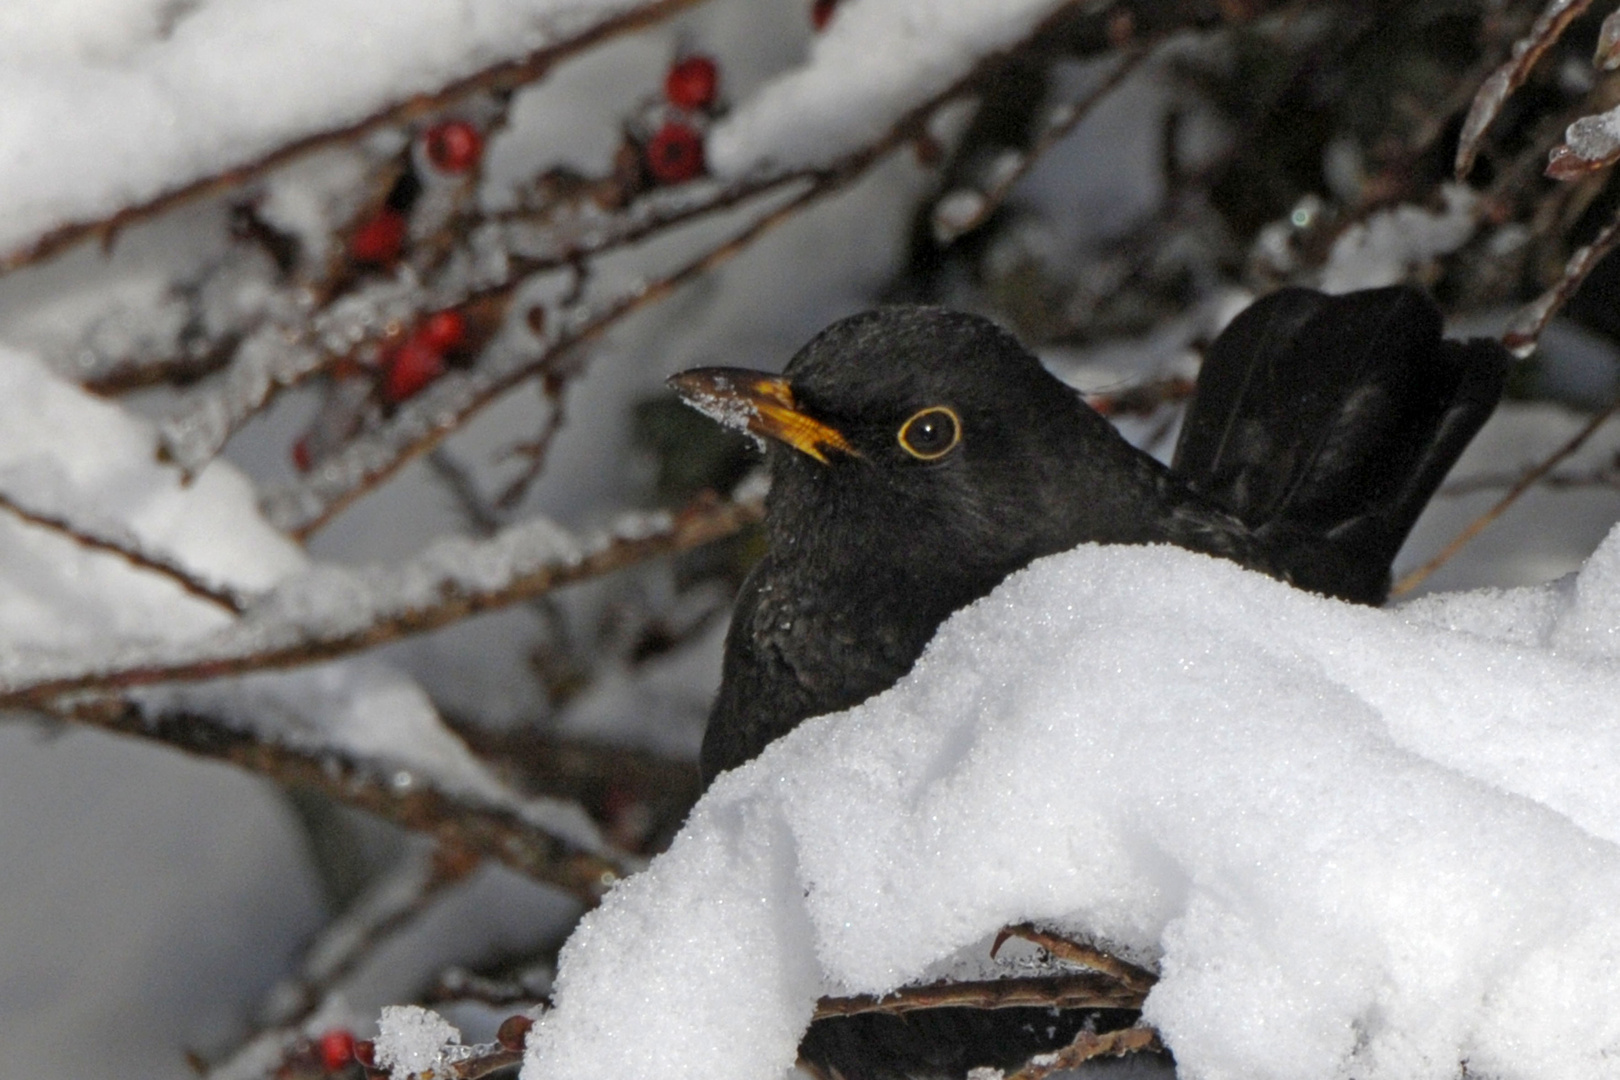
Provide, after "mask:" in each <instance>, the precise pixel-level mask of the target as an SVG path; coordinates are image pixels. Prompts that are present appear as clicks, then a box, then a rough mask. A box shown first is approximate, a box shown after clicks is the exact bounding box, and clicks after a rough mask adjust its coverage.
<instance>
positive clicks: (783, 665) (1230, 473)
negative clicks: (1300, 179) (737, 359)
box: [671, 287, 1508, 779]
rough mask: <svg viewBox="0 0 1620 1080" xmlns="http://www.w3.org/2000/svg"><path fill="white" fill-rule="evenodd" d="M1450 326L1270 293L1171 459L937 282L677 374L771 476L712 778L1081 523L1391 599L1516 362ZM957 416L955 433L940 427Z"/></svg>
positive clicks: (846, 703)
mask: <svg viewBox="0 0 1620 1080" xmlns="http://www.w3.org/2000/svg"><path fill="white" fill-rule="evenodd" d="M1441 329H1442V326H1441V319H1440V314H1439V312H1438V310H1437V309H1436V308H1435V306H1434V305H1433V303H1432V302H1430V301H1429V300H1428V298H1427V297H1425V296H1424V295H1423V294H1422V293H1420V292H1418V291H1416V290H1413V289H1409V288H1401V287H1395V288H1386V289H1376V290H1368V291H1364V292H1357V293H1351V294H1348V295H1344V296H1328V295H1325V294H1322V293H1318V292H1314V291H1311V290H1308V289H1285V290H1283V291H1280V292H1276V293H1273V294H1271V295H1270V296H1267V297H1265V298H1263V299H1261V300H1259V301H1257V302H1256V303H1254V304H1252V305H1251V306H1250V307H1249V308H1247V309H1246V310H1245V311H1244V312H1243V313H1242V314H1240V315H1239V316H1238V317H1237V318H1236V319H1234V320H1233V322H1232V323H1231V325H1230V326H1229V327H1228V328H1227V329H1226V330H1225V332H1223V333H1222V334H1221V335H1220V337H1219V338H1218V339H1217V340H1216V341H1215V343H1214V344H1213V345H1212V346H1211V348H1210V351H1209V355H1208V358H1207V359H1206V361H1205V363H1204V366H1203V368H1202V370H1201V372H1200V374H1199V379H1198V385H1197V390H1196V395H1195V397H1194V400H1193V403H1192V405H1191V406H1190V407H1189V409H1188V413H1187V417H1186V420H1185V423H1184V425H1183V428H1182V435H1181V439H1180V442H1179V444H1178V446H1177V448H1176V452H1175V457H1174V460H1173V462H1172V464H1171V465H1170V466H1169V467H1168V468H1166V467H1165V466H1164V465H1162V464H1160V463H1159V462H1158V461H1156V460H1155V459H1153V458H1152V457H1150V456H1149V455H1147V454H1145V453H1143V452H1141V451H1139V450H1137V449H1136V448H1135V447H1133V446H1131V445H1130V444H1129V443H1127V442H1126V441H1125V440H1124V439H1123V438H1122V437H1121V436H1120V435H1119V434H1118V432H1117V431H1115V429H1114V428H1113V426H1112V425H1111V424H1110V423H1109V422H1108V421H1107V420H1105V419H1104V418H1103V417H1101V416H1099V415H1098V414H1097V413H1096V412H1094V411H1093V410H1092V409H1091V408H1090V407H1089V406H1087V405H1086V404H1085V402H1084V401H1083V400H1082V399H1081V397H1080V395H1079V394H1078V393H1076V392H1075V391H1074V390H1072V389H1071V388H1069V387H1068V386H1066V385H1065V384H1063V383H1062V382H1060V381H1059V380H1058V379H1056V378H1055V377H1053V376H1052V375H1051V374H1050V373H1048V372H1047V371H1046V369H1045V368H1043V367H1042V366H1041V364H1040V363H1039V361H1037V360H1036V359H1035V357H1034V356H1032V355H1031V354H1030V353H1029V352H1028V351H1027V350H1025V349H1024V348H1023V347H1022V346H1021V345H1019V343H1018V342H1017V341H1016V340H1015V339H1014V338H1013V337H1012V336H1011V335H1010V334H1008V333H1006V332H1005V331H1003V330H1002V329H1000V328H999V327H997V326H996V325H995V324H994V323H992V322H990V321H988V320H986V319H982V318H979V317H977V316H973V315H967V314H962V313H958V312H951V311H945V310H941V309H938V308H929V307H892V308H882V309H879V310H876V311H870V312H866V313H864V314H861V315H856V316H854V317H852V318H848V319H845V320H843V321H841V322H838V323H835V324H834V325H832V326H831V327H829V328H827V329H826V330H824V331H823V332H822V333H821V334H819V335H818V336H817V337H816V338H815V339H814V340H812V341H811V342H810V343H809V344H808V345H806V346H805V347H804V348H803V349H802V350H801V351H800V352H799V353H798V355H796V356H795V357H794V358H793V359H792V360H791V361H790V362H789V363H788V365H787V368H786V370H785V372H784V373H783V375H782V376H780V377H777V376H771V375H765V374H761V373H758V372H748V371H740V370H735V369H717V368H707V369H699V370H696V371H691V372H686V373H683V374H681V375H677V376H675V378H673V379H672V380H671V385H672V386H674V387H675V389H676V390H677V391H678V392H680V393H681V395H682V396H683V397H684V398H686V399H687V400H688V401H689V402H691V403H692V404H694V405H696V406H697V407H698V408H700V409H703V410H704V411H706V412H709V413H711V414H713V415H717V416H720V417H722V418H723V419H726V420H728V421H729V422H732V423H742V424H746V425H747V426H748V427H749V428H750V429H751V430H752V431H754V432H755V433H757V434H760V435H763V436H765V437H766V438H767V440H768V446H767V458H768V464H769V470H770V477H771V491H770V495H769V497H768V499H767V502H766V516H765V530H766V537H767V554H766V555H765V557H764V559H763V560H762V561H761V562H760V563H759V565H758V566H757V567H756V568H755V569H754V571H753V573H752V574H751V575H750V576H749V578H748V580H747V582H746V583H745V584H744V585H743V588H742V591H741V593H740V595H739V596H738V599H737V605H736V609H735V612H734V614H733V620H732V626H731V631H730V634H729V636H728V638H727V641H726V655H725V666H724V673H723V677H722V681H721V686H720V693H719V696H718V698H717V699H716V701H715V705H714V709H713V712H712V713H711V715H710V719H709V727H708V731H707V733H706V735H705V738H704V743H703V755H702V766H703V772H704V776H705V779H712V778H713V777H714V776H715V775H716V774H717V773H718V772H720V771H722V770H724V769H728V768H731V767H733V766H735V765H738V764H740V763H742V762H744V761H747V760H748V759H750V758H752V757H753V756H755V755H756V754H758V753H759V751H760V750H761V749H763V747H764V746H765V745H766V744H767V743H769V742H770V741H771V740H772V739H775V738H777V737H778V736H780V735H782V734H784V733H785V732H787V731H789V730H791V729H792V728H793V727H794V726H795V725H796V724H798V723H799V722H800V721H802V720H804V719H806V718H807V717H810V716H815V715H818V714H821V713H826V712H832V711H835V710H839V709H844V708H848V707H850V706H852V705H855V704H858V703H859V702H861V701H863V700H865V699H866V698H868V697H870V696H871V695H873V694H875V693H878V692H879V691H881V690H883V689H885V688H887V687H888V686H890V685H892V684H893V683H894V682H895V681H896V680H897V679H899V678H900V677H901V676H902V675H904V674H905V673H906V671H907V670H909V669H910V667H911V665H912V663H913V662H914V661H915V660H916V658H917V656H918V655H919V654H920V653H921V651H922V649H923V647H924V645H926V644H927V642H928V639H929V638H930V637H932V636H933V633H934V631H935V630H936V629H937V628H938V626H939V624H940V623H941V622H942V621H944V619H945V618H946V617H947V616H948V615H950V614H951V612H953V611H955V610H957V609H958V608H961V607H962V606H964V605H966V604H968V603H969V602H971V601H973V600H975V599H977V598H978V597H980V596H983V595H984V594H985V593H987V592H989V591H990V590H991V589H992V588H994V587H995V585H996V584H997V583H998V582H1000V581H1001V580H1002V579H1003V578H1004V577H1006V575H1007V574H1009V573H1011V572H1012V571H1014V570H1017V569H1018V568H1020V567H1022V566H1024V565H1026V564H1028V563H1029V562H1030V561H1031V560H1033V559H1035V558H1038V557H1039V556H1042V555H1047V554H1051V553H1053V552H1056V551H1062V550H1065V549H1067V548H1071V547H1074V546H1075V545H1077V544H1080V543H1084V542H1087V541H1092V542H1098V543H1120V544H1143V543H1170V544H1177V545H1180V546H1181V547H1185V548H1190V549H1192V550H1194V551H1201V552H1206V553H1208V554H1212V555H1218V556H1222V557H1225V558H1229V559H1232V560H1234V561H1236V562H1239V563H1241V564H1243V565H1244V566H1247V567H1250V568H1253V569H1255V570H1259V571H1261V572H1263V573H1266V574H1270V575H1272V576H1275V577H1279V578H1283V579H1284V580H1287V581H1290V582H1293V583H1294V584H1296V585H1298V586H1300V587H1301V588H1306V589H1310V590H1313V591H1315V592H1320V593H1325V594H1327V595H1329V596H1336V597H1340V598H1342V599H1345V600H1350V601H1354V602H1357V603H1366V604H1377V603H1381V602H1382V601H1383V600H1384V599H1385V597H1386V595H1387V593H1388V589H1389V572H1390V564H1391V562H1392V561H1393V560H1394V557H1395V554H1396V552H1397V551H1398V550H1399V548H1400V546H1401V543H1402V541H1404V540H1405V538H1406V535H1407V533H1408V532H1409V531H1410V529H1411V527H1412V525H1413V523H1414V522H1415V521H1416V520H1417V516H1418V514H1419V513H1420V512H1421V511H1422V510H1423V507H1424V505H1425V504H1426V503H1427V501H1428V499H1429V497H1430V496H1431V495H1432V494H1433V492H1434V489H1435V488H1436V487H1437V486H1438V484H1439V483H1440V481H1441V479H1442V478H1443V477H1444V476H1445V473H1446V471H1447V470H1448V469H1449V468H1450V467H1451V465H1452V463H1453V462H1455V460H1456V459H1457V456H1458V455H1459V454H1460V453H1461V452H1462V450H1463V448H1464V447H1465V446H1466V445H1467V443H1468V441H1469V439H1470V438H1472V437H1473V434H1474V433H1475V432H1476V431H1477V430H1478V429H1479V426H1480V425H1481V424H1482V423H1484V421H1485V418H1486V417H1487V416H1489V415H1490V412H1491V410H1492V409H1493V408H1494V407H1495V404H1496V401H1497V399H1498V397H1499V396H1500V394H1501V390H1502V384H1503V379H1504V377H1505V372H1506V369H1507V364H1508V356H1507V354H1506V352H1505V351H1504V350H1503V349H1502V348H1501V346H1500V345H1498V344H1497V343H1495V342H1494V341H1488V340H1476V341H1470V342H1455V341H1446V340H1444V339H1443V338H1442V337H1441ZM908 423H911V424H913V425H916V426H914V427H912V428H910V429H908V428H907V427H906V425H907V424H908ZM951 428H954V429H955V431H954V436H955V438H954V440H947V441H948V442H949V445H947V441H936V442H933V443H930V442H928V441H927V440H928V439H934V440H941V439H943V438H944V435H945V434H951V432H949V431H946V430H945V429H951ZM903 433H904V434H905V435H906V436H908V438H909V441H910V442H911V443H912V444H913V445H912V446H911V447H910V448H908V446H907V442H908V438H903V437H902V434H903Z"/></svg>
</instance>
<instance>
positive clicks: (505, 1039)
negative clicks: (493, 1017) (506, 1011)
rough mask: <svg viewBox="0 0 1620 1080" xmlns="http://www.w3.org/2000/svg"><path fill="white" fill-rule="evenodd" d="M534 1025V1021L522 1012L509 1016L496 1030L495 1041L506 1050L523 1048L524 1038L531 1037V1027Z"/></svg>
mask: <svg viewBox="0 0 1620 1080" xmlns="http://www.w3.org/2000/svg"><path fill="white" fill-rule="evenodd" d="M532 1027H534V1021H533V1020H530V1019H529V1018H528V1017H527V1016H524V1015H523V1014H522V1013H518V1014H516V1015H514V1016H508V1017H507V1018H506V1019H505V1020H502V1021H501V1026H500V1028H499V1029H498V1030H497V1031H496V1032H495V1041H496V1042H498V1043H500V1044H501V1047H502V1049H505V1050H522V1049H523V1043H524V1040H526V1039H527V1038H528V1037H529V1029H530V1028H532Z"/></svg>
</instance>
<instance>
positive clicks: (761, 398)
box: [668, 368, 860, 465]
mask: <svg viewBox="0 0 1620 1080" xmlns="http://www.w3.org/2000/svg"><path fill="white" fill-rule="evenodd" d="M668 385H669V388H670V389H671V390H674V391H675V392H676V393H677V394H679V395H680V396H681V400H682V401H684V402H686V403H687V404H688V405H690V406H692V408H694V409H696V410H697V411H698V412H700V413H703V414H704V415H705V416H708V417H710V418H712V419H714V420H717V421H719V422H720V423H722V424H724V425H725V426H726V427H729V428H735V429H738V430H741V431H750V432H752V433H753V434H755V435H763V436H765V437H766V438H768V439H775V440H776V441H777V442H779V443H785V444H786V445H788V446H791V447H793V449H795V450H797V451H799V452H800V453H803V454H808V455H809V456H810V457H813V458H815V459H816V460H817V461H819V462H821V463H822V464H823V465H825V464H827V463H828V460H829V459H828V457H827V451H829V450H837V451H838V452H839V453H842V454H848V455H849V456H851V457H860V454H859V453H857V452H856V450H855V448H854V447H853V446H851V445H850V444H849V440H848V439H846V438H845V437H844V435H843V433H842V432H841V431H839V430H838V429H837V428H835V427H830V426H829V425H827V424H824V423H822V422H821V421H820V420H817V419H815V418H813V417H810V416H806V415H805V414H804V413H802V412H800V411H799V408H798V406H797V405H795V404H794V401H793V387H792V386H791V385H789V383H788V381H787V380H786V379H784V378H782V377H781V376H779V375H766V374H764V373H763V372H758V371H747V370H745V369H743V368H693V369H692V370H691V371H683V372H681V373H680V374H679V375H672V376H670V378H669V382H668Z"/></svg>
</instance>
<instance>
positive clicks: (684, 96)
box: [664, 53, 720, 109]
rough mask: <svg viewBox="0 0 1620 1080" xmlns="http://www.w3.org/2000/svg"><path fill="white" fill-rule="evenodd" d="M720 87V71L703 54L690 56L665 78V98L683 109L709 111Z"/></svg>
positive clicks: (671, 69) (672, 69) (670, 70)
mask: <svg viewBox="0 0 1620 1080" xmlns="http://www.w3.org/2000/svg"><path fill="white" fill-rule="evenodd" d="M719 86H720V69H719V68H718V67H716V66H715V63H714V61H713V60H711V59H709V58H708V57H707V56H704V55H702V54H700V53H699V54H694V55H692V56H688V57H687V58H686V59H685V60H682V61H681V62H680V63H678V64H676V65H675V66H674V67H672V68H670V69H669V74H668V75H666V76H664V96H665V97H667V98H669V103H670V104H671V105H674V106H676V107H678V108H682V109H707V108H708V107H709V106H711V105H713V104H714V98H715V92H716V90H718V89H719Z"/></svg>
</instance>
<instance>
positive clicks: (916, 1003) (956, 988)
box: [815, 972, 1147, 1020]
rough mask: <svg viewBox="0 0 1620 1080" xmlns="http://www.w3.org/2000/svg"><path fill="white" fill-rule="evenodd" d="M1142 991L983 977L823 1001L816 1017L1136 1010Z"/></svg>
mask: <svg viewBox="0 0 1620 1080" xmlns="http://www.w3.org/2000/svg"><path fill="white" fill-rule="evenodd" d="M1146 997H1147V994H1146V992H1145V991H1141V990H1133V989H1131V988H1130V987H1128V986H1124V985H1122V984H1121V983H1120V981H1119V980H1118V979H1115V978H1114V977H1113V976H1112V975H1105V974H1103V973H1101V972H1081V973H1078V974H1074V975H1050V976H1034V977H1029V978H1014V979H987V980H983V981H978V982H947V983H931V984H929V985H927V986H907V987H904V988H902V989H900V990H896V991H895V992H894V993H892V994H886V995H884V996H883V997H873V996H871V995H870V994H858V995H856V996H854V997H824V998H822V999H821V1000H820V1001H818V1002H816V1012H815V1018H816V1019H817V1020H825V1019H826V1018H828V1017H830V1016H859V1015H861V1014H862V1013H896V1014H898V1013H908V1012H917V1011H919V1010H921V1009H949V1008H963V1007H966V1008H973V1009H1015V1008H1021V1007H1029V1006H1050V1007H1051V1008H1054V1009H1140V1008H1141V1007H1142V1002H1143V1000H1145V999H1146Z"/></svg>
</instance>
